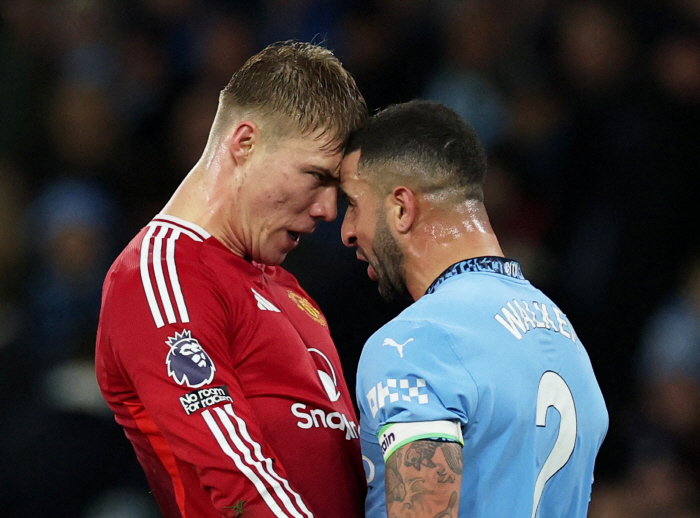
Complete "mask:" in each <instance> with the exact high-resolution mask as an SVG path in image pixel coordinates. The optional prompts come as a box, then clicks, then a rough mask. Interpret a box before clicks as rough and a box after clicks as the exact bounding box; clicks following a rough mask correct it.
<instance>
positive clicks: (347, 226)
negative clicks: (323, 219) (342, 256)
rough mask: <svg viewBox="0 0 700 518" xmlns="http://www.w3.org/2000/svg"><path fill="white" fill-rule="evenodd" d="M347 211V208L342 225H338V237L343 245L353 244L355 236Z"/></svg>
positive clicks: (355, 239)
mask: <svg viewBox="0 0 700 518" xmlns="http://www.w3.org/2000/svg"><path fill="white" fill-rule="evenodd" d="M349 212H350V211H349V210H348V212H346V213H345V217H344V218H343V225H342V226H341V227H340V238H341V239H342V240H343V244H344V245H345V246H355V244H356V243H357V236H356V235H355V226H354V225H353V224H352V221H351V218H352V217H351V216H350V215H349Z"/></svg>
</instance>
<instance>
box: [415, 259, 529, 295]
mask: <svg viewBox="0 0 700 518" xmlns="http://www.w3.org/2000/svg"><path fill="white" fill-rule="evenodd" d="M468 272H486V273H497V274H500V275H507V276H508V277H513V278H514V279H521V280H524V279H525V277H523V272H522V270H521V269H520V263H518V261H514V260H513V259H506V258H505V257H497V256H486V257H472V258H470V259H464V260H463V261H459V262H457V263H455V264H453V265H452V266H448V267H447V269H446V270H445V271H444V272H442V273H441V274H440V275H439V276H438V278H437V279H435V280H434V281H433V283H432V284H431V285H430V287H428V289H427V290H426V291H425V294H426V295H429V294H431V293H433V292H434V291H435V290H436V289H438V287H439V286H440V285H441V284H442V283H443V282H445V281H446V280H447V279H449V278H450V277H454V276H455V275H459V274H461V273H468Z"/></svg>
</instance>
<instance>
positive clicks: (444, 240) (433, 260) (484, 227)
mask: <svg viewBox="0 0 700 518" xmlns="http://www.w3.org/2000/svg"><path fill="white" fill-rule="evenodd" d="M480 221H482V223H478V224H477V223H475V222H473V221H472V222H462V223H460V225H445V224H442V225H432V226H428V227H427V228H426V230H429V231H428V232H425V231H424V232H422V233H419V234H418V235H416V236H415V237H414V239H413V241H412V243H411V246H410V247H409V249H408V250H407V251H405V264H404V266H405V272H406V285H407V287H408V291H409V293H410V294H411V296H412V297H413V300H418V299H419V298H420V297H422V296H423V295H424V294H425V291H426V290H427V289H428V287H429V286H430V285H431V284H432V282H433V281H434V280H435V279H436V278H437V277H438V276H439V275H440V274H441V273H442V272H444V271H445V269H447V268H448V267H449V266H451V265H453V264H454V263H456V262H459V261H462V260H464V259H470V258H472V257H484V256H497V257H503V251H502V250H501V246H500V245H499V243H498V238H496V235H495V234H494V233H493V230H491V226H490V225H489V224H488V219H486V220H485V223H483V221H484V220H480Z"/></svg>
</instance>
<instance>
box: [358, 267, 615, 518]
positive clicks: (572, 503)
mask: <svg viewBox="0 0 700 518" xmlns="http://www.w3.org/2000/svg"><path fill="white" fill-rule="evenodd" d="M357 401H358V405H359V408H360V414H361V420H360V421H361V422H360V438H361V443H362V453H363V460H364V463H365V472H366V475H367V481H368V487H369V490H368V496H367V501H366V516H367V518H380V517H381V518H386V502H385V498H386V496H385V488H384V456H385V455H386V454H390V453H391V452H393V451H394V450H395V449H396V448H397V447H398V446H400V445H402V444H406V443H407V442H410V441H412V440H416V439H420V438H443V439H445V438H447V439H448V440H450V439H451V440H456V441H460V442H461V441H463V444H464V445H463V448H462V460H463V468H464V472H463V474H462V488H461V496H460V504H459V516H465V517H469V518H555V517H556V518H585V516H586V514H587V509H588V503H589V500H590V494H591V487H592V483H593V468H594V463H595V458H596V455H597V453H598V450H599V449H600V446H601V443H602V442H603V438H604V437H605V434H606V432H607V429H608V413H607V410H606V407H605V402H604V400H603V396H602V394H601V392H600V388H599V386H598V382H597V381H596V378H595V375H594V373H593V369H592V367H591V363H590V360H589V358H588V354H587V353H586V350H585V349H584V347H583V345H582V344H581V342H580V341H579V339H578V337H577V335H576V333H575V332H574V329H573V327H572V325H571V323H570V322H569V320H568V319H567V317H566V316H565V315H564V314H563V313H562V312H561V310H560V309H559V308H558V307H557V306H556V305H555V304H554V303H553V302H552V301H551V300H550V299H549V298H548V297H546V296H545V295H544V294H543V293H542V292H541V291H539V290H538V289H536V288H534V287H533V286H532V285H531V284H530V283H529V282H528V281H527V280H525V279H524V278H523V276H522V273H521V271H520V265H519V264H518V263H517V262H515V261H512V260H508V259H502V258H498V257H480V258H474V259H468V260H465V261H462V262H459V263H457V264H455V265H453V266H452V267H450V268H448V269H447V270H446V271H445V272H444V273H443V274H442V275H441V276H440V277H439V278H438V279H436V281H435V282H434V283H433V285H432V286H431V287H430V289H429V290H428V291H427V293H426V295H424V296H423V297H421V298H420V299H419V300H417V301H416V302H415V303H414V304H412V305H411V306H409V307H408V308H407V309H406V310H404V311H403V312H402V313H401V314H400V315H399V316H397V317H396V318H395V319H394V320H392V321H391V322H389V323H388V324H386V325H385V326H383V327H382V328H381V329H380V330H379V331H377V332H376V333H375V334H374V335H372V336H371V337H370V339H369V340H368V341H367V343H366V345H365V347H364V349H363V351H362V356H361V358H360V362H359V365H358V378H357ZM425 422H429V423H430V424H428V425H425V424H422V425H414V426H413V428H415V430H414V429H413V428H412V426H408V425H403V424H398V423H425ZM394 424H398V425H394ZM458 425H459V426H458ZM392 430H396V433H393V431H392ZM456 434H461V437H453V436H454V435H456ZM380 435H381V439H380V437H379V436H380Z"/></svg>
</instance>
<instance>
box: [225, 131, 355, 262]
mask: <svg viewBox="0 0 700 518" xmlns="http://www.w3.org/2000/svg"><path fill="white" fill-rule="evenodd" d="M315 136H316V135H310V136H307V137H301V136H299V137H290V138H284V139H281V140H277V141H276V142H274V143H272V144H267V145H263V146H259V147H258V149H255V150H254V152H253V153H252V155H251V159H250V163H249V164H248V166H247V167H246V168H245V169H244V170H243V171H241V172H240V175H241V178H240V179H239V182H238V185H237V190H238V192H237V193H236V195H235V199H236V200H237V202H238V205H237V207H236V208H234V217H233V218H231V219H232V220H233V221H232V223H231V224H232V226H233V227H234V229H233V234H234V235H235V236H236V239H237V240H238V241H239V243H240V244H239V247H240V249H241V252H242V255H244V256H248V257H251V258H252V259H254V260H255V261H257V262H259V263H262V264H268V265H278V264H280V263H282V261H283V260H284V258H285V257H286V255H287V254H288V253H289V252H290V251H291V250H292V249H294V248H295V247H296V246H297V244H299V238H300V236H301V234H308V233H311V232H313V231H314V229H315V228H316V225H317V224H318V222H319V221H320V220H324V221H332V220H334V219H335V217H336V214H337V201H338V173H339V169H340V162H341V159H342V153H341V152H340V151H333V150H330V149H328V148H332V147H333V146H332V145H330V144H331V143H330V142H329V141H328V140H326V139H318V140H317V139H316V138H314V137H315Z"/></svg>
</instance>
